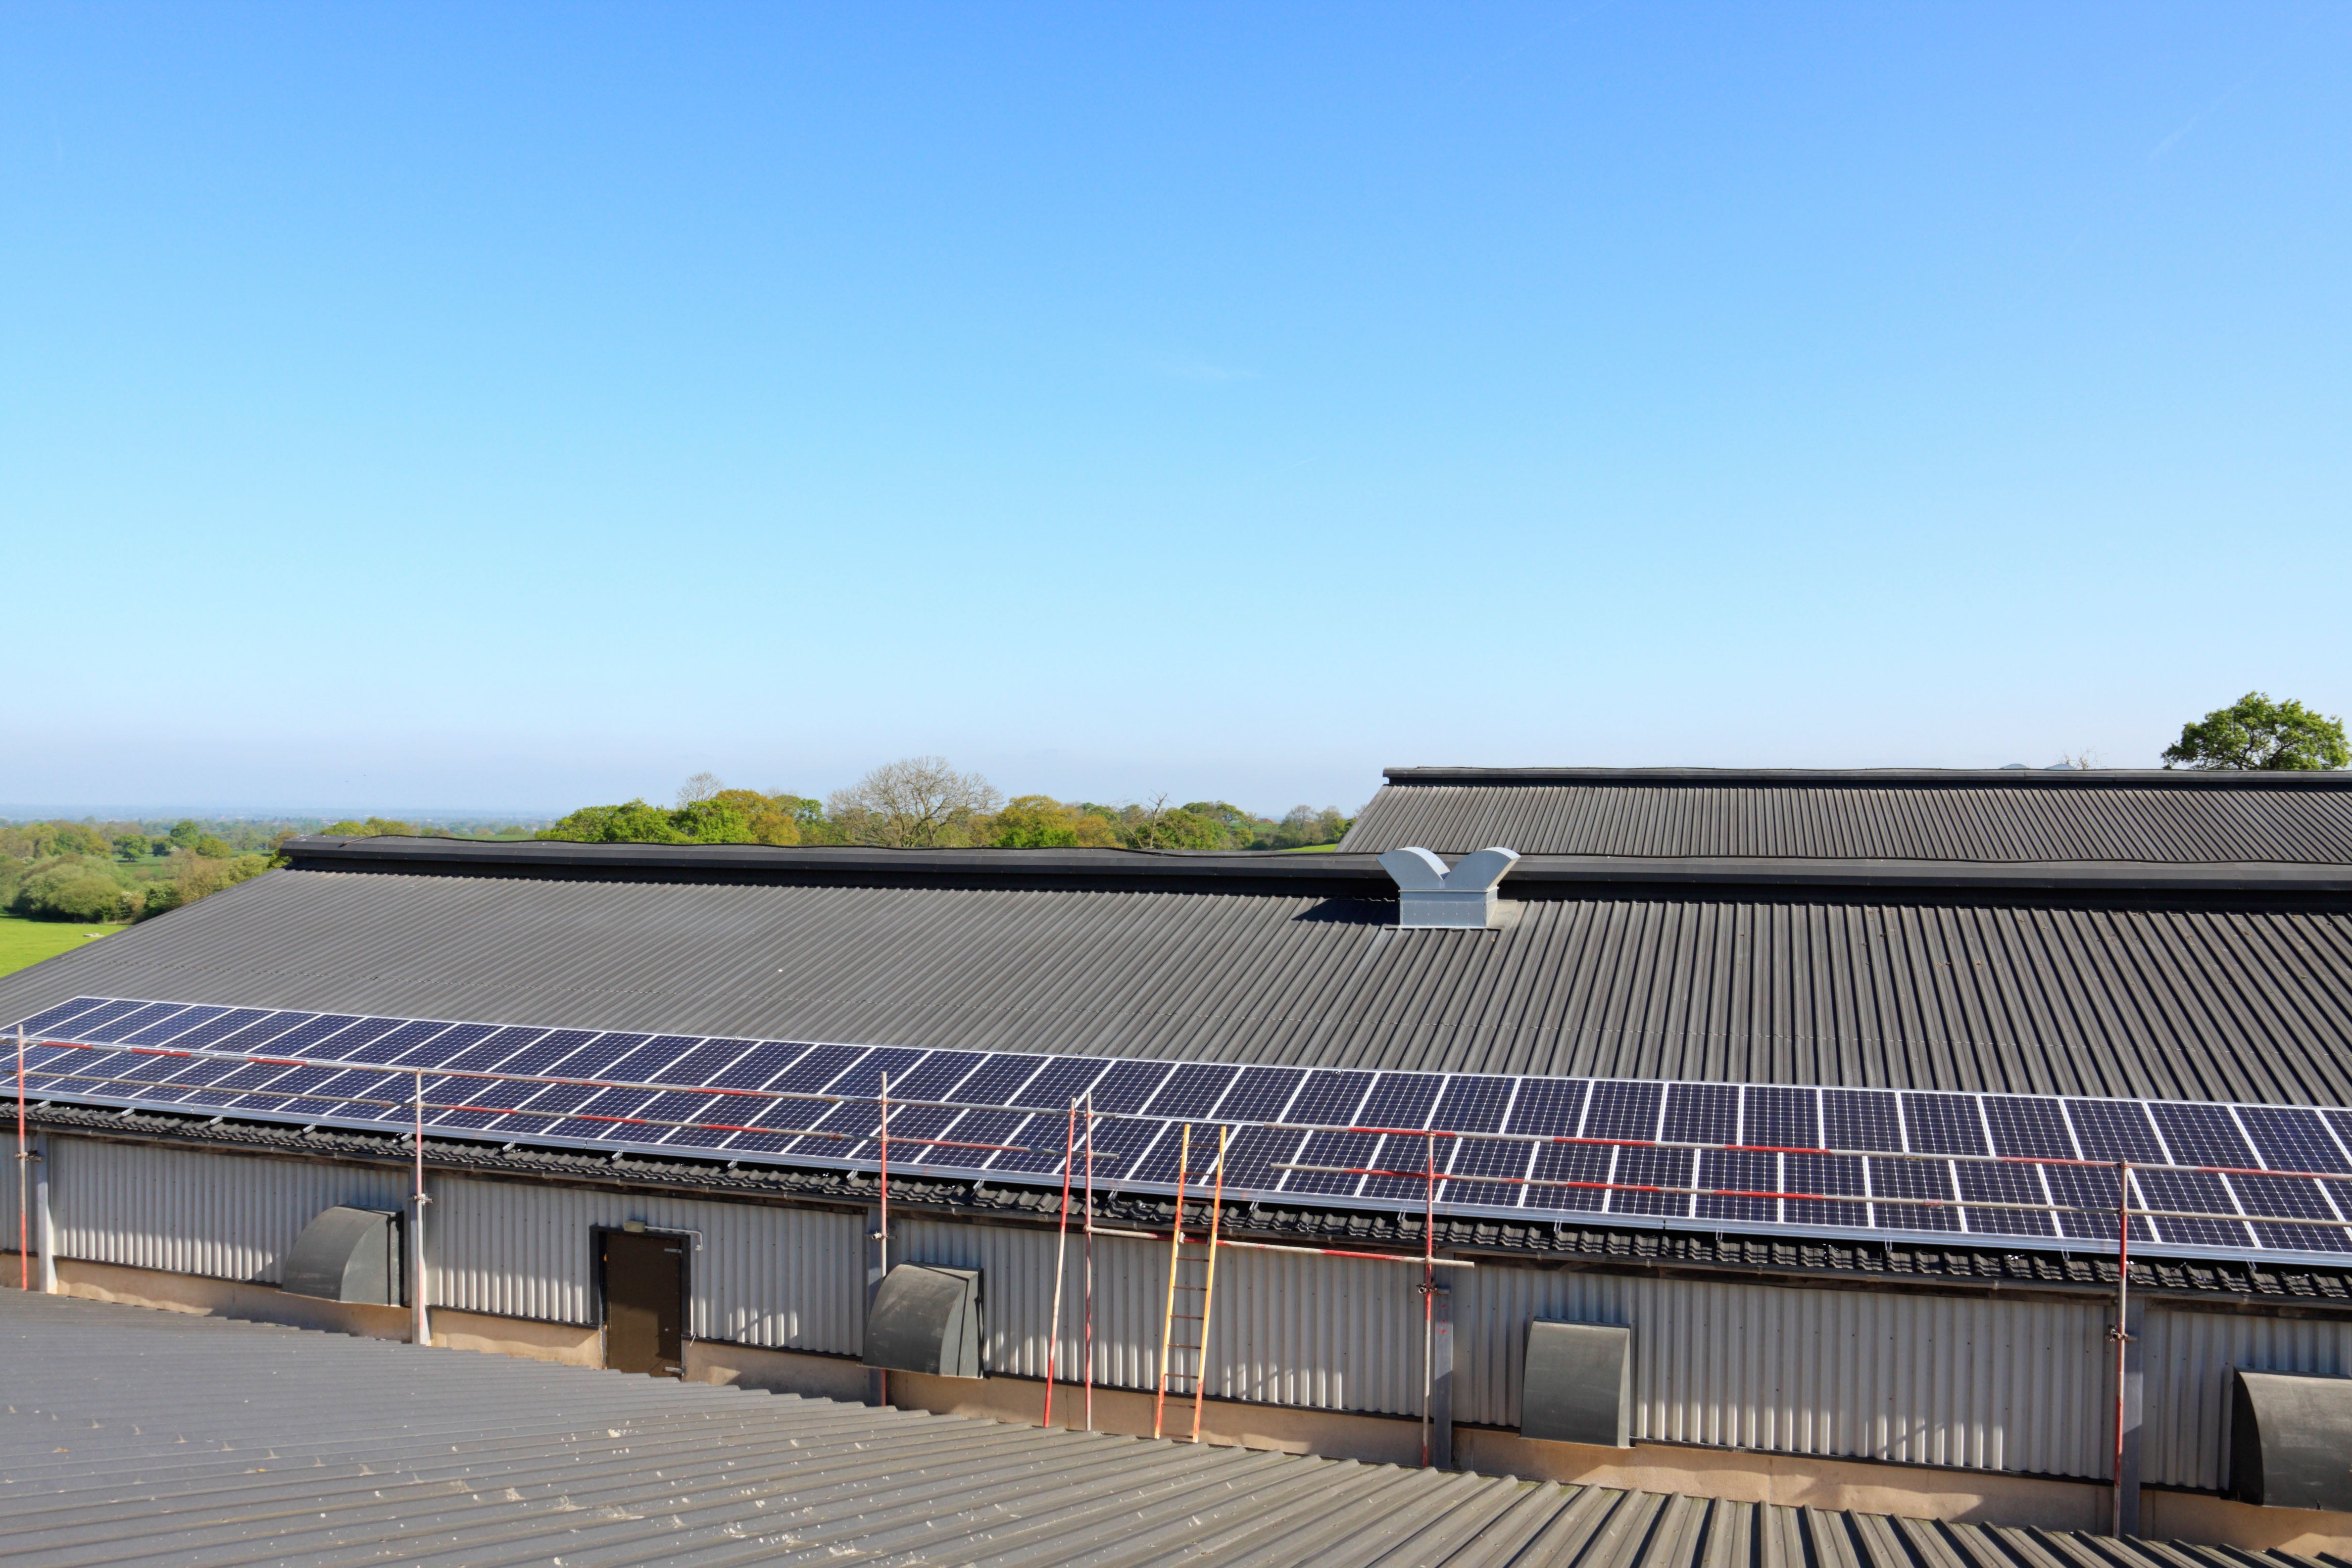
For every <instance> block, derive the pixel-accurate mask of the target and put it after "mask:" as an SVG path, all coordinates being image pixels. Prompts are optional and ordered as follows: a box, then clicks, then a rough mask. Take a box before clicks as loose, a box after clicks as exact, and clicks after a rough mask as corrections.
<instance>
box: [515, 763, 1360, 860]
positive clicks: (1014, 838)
mask: <svg viewBox="0 0 2352 1568" xmlns="http://www.w3.org/2000/svg"><path fill="white" fill-rule="evenodd" d="M1352 820H1353V819H1352V818H1350V817H1349V816H1343V815H1341V813H1340V812H1339V808H1338V807H1337V806H1324V807H1322V808H1320V809H1319V810H1318V808H1316V807H1314V806H1311V805H1301V806H1296V807H1293V808H1292V809H1291V810H1290V811H1289V812H1288V813H1286V815H1284V816H1280V817H1271V816H1257V815H1255V814H1254V813H1251V812H1248V811H1244V810H1243V809H1242V808H1241V807H1240V806H1237V805H1234V804H1233V803H1231V802H1230V801H1222V800H1195V801H1188V802H1186V803H1184V804H1183V805H1170V804H1169V803H1168V799H1167V797H1166V796H1165V795H1161V796H1160V797H1158V798H1156V799H1153V800H1150V801H1145V802H1137V801H1127V802H1122V803H1120V804H1118V805H1106V804H1104V803H1102V802H1099V801H1064V800H1057V799H1055V797H1053V796H1052V795H1014V796H1013V797H1012V798H1011V799H1009V800H1008V799H1006V798H1005V796H1004V795H1003V793H1002V792H1001V791H999V790H998V789H997V788H996V786H995V785H994V784H991V783H989V781H988V780H987V779H986V778H984V777H982V775H981V774H979V773H964V772H961V771H959V770H958V769H956V768H955V767H954V766H952V765H951V764H950V763H948V761H947V760H946V759H945V758H942V757H909V758H907V759H905V760H903V761H900V762H896V763H885V764H884V765H883V766H881V767H878V768H876V769H874V770H873V771H872V772H871V773H867V774H866V776H865V777H864V778H862V779H859V780H858V781H857V782H856V784H851V785H849V786H848V787H846V788H845V789H839V790H835V791H834V792H833V794H831V795H827V796H826V797H825V798H824V799H823V800H818V799H815V798H814V797H812V796H808V795H795V794H793V792H791V791H789V790H778V791H774V792H762V791H759V790H749V789H730V788H729V787H728V786H727V785H726V784H724V783H723V782H722V781H720V780H719V778H717V777H716V776H714V775H712V774H710V773H697V774H695V775H694V777H692V778H690V779H688V781H687V782H686V783H685V784H683V785H682V786H680V787H679V789H678V792H677V799H676V802H675V804H674V805H668V806H659V805H652V804H651V803H649V802H647V801H645V800H642V799H639V800H630V801H625V802H623V803H621V804H620V805H590V806H583V807H582V808H581V809H579V810H578V811H575V812H572V813H571V814H569V815H568V816H564V817H562V818H561V819H560V820H558V821H557V822H556V823H555V825H554V826H551V827H546V828H542V829H541V830H540V833H539V837H541V838H550V839H565V840H570V841H572V842H575V843H589V844H775V845H794V844H860V845H873V846H877V847H886V848H896V849H1059V848H1102V849H1110V848H1120V849H1277V850H1279V849H1315V848H1323V847H1329V846H1331V845H1334V844H1337V843H1338V842H1339V837H1340V836H1341V835H1342V834H1344V833H1346V832H1347V831H1348V826H1349V823H1350V822H1351V821H1352Z"/></svg>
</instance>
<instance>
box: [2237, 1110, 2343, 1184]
mask: <svg viewBox="0 0 2352 1568" xmlns="http://www.w3.org/2000/svg"><path fill="white" fill-rule="evenodd" d="M2238 1120H2239V1121H2242V1122H2243V1123H2244V1124H2245V1129H2246V1132H2247V1135H2248V1136H2249V1137H2251V1138H2252V1140H2253V1143H2254V1149H2255V1151H2256V1152H2258V1153H2260V1154H2261V1155H2262V1157H2263V1164H2264V1165H2265V1166H2267V1167H2268V1168H2269V1169H2271V1170H2273V1171H2339V1172H2352V1159H2347V1158H2346V1157H2345V1153H2344V1151H2343V1150H2342V1149H2341V1148H2339V1147H2338V1146H2337V1144H2336V1140H2335V1138H2334V1137H2333V1136H2331V1135H2330V1134H2329V1132H2328V1131H2327V1123H2326V1121H2324V1120H2322V1119H2321V1117H2320V1114H2319V1112H2317V1111H2315V1110H2304V1109H2302V1108H2301V1107H2298V1106H2275V1105H2248V1106H2242V1107H2240V1108H2239V1110H2238Z"/></svg>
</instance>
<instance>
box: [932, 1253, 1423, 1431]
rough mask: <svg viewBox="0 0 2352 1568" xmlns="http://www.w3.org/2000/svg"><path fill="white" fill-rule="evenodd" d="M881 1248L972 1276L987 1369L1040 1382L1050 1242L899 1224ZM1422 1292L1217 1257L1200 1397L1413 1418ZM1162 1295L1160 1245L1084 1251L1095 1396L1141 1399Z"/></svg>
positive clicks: (1066, 1356)
mask: <svg viewBox="0 0 2352 1568" xmlns="http://www.w3.org/2000/svg"><path fill="white" fill-rule="evenodd" d="M891 1236H892V1247H891V1254H890V1256H891V1259H892V1261H893V1262H911V1263H936V1264H940V1265H941V1266H943V1267H946V1268H978V1269H981V1270H982V1271H983V1274H984V1279H983V1280H982V1289H983V1291H984V1292H985V1298H984V1300H983V1304H982V1324H983V1326H984V1327H985V1329H986V1331H987V1336H988V1342H987V1345H986V1347H985V1354H986V1357H987V1361H986V1365H987V1367H988V1369H989V1370H990V1371H992V1372H1002V1373H1014V1374H1016V1375H1019V1376H1024V1377H1043V1376H1044V1375H1045V1340H1046V1334H1047V1331H1048V1325H1049V1324H1050V1323H1051V1321H1052V1315H1053V1306H1054V1301H1053V1292H1054V1247H1055V1237H1054V1233H1053V1232H1051V1231H1021V1230H1005V1229H999V1228H996V1227H993V1226H971V1225H949V1224H942V1223H940V1222H938V1221H934V1220H906V1219H900V1220H897V1221H895V1222H894V1223H893V1224H892V1226H891ZM1082 1256H1083V1241H1082V1238H1081V1237H1077V1236H1076V1235H1075V1234H1074V1235H1073V1236H1072V1237H1071V1238H1070V1247H1069V1257H1068V1262H1067V1266H1066V1279H1065V1282H1064V1286H1063V1290H1064V1296H1063V1303H1062V1352H1061V1361H1060V1365H1061V1366H1062V1367H1064V1368H1068V1369H1076V1368H1077V1367H1078V1366H1079V1358H1080V1356H1081V1355H1083V1353H1084V1352H1083V1349H1082V1348H1081V1345H1080V1338H1079V1336H1080V1330H1081V1327H1082V1325H1083V1322H1084V1316H1083V1309H1082V1307H1081V1303H1080V1297H1081V1294H1082V1292H1083V1290H1084V1288H1085V1279H1084V1275H1083V1270H1082V1263H1081V1259H1082ZM1200 1277H1201V1271H1200V1269H1199V1268H1198V1267H1197V1266H1188V1267H1187V1268H1185V1269H1184V1271H1183V1279H1184V1282H1186V1283H1188V1284H1189V1283H1195V1282H1197V1281H1198V1280H1199V1279H1200ZM1420 1279H1421V1276H1420V1272H1419V1270H1417V1269H1413V1268H1402V1267H1399V1266H1398V1265H1396V1264H1392V1263H1372V1262H1367V1261H1364V1260H1361V1259H1354V1258H1307V1257H1302V1256H1298V1255H1296V1254H1287V1255H1286V1254H1282V1253H1264V1252H1244V1251H1225V1252H1221V1253H1220V1254H1219V1255H1218V1258H1217V1290H1216V1301H1215V1306H1214V1308H1213V1310H1212V1311H1211V1313H1210V1321H1209V1331H1210V1344H1211V1354H1210V1357H1209V1364H1210V1372H1211V1377H1210V1384H1209V1392H1210V1393H1212V1394H1217V1395H1220V1396H1223V1397H1225V1398H1231V1399H1250V1400H1256V1401H1260V1402H1262V1403H1265V1404H1271V1405H1303V1406H1306V1407H1308V1408H1311V1409H1318V1410H1363V1411H1377V1412H1385V1413H1388V1414H1391V1415H1418V1414H1419V1413H1420V1410H1421V1351H1422V1331H1421V1297H1420V1294H1419V1292H1418V1291H1417V1289H1415V1287H1416V1286H1417V1285H1419V1283H1420ZM1167 1289H1168V1248H1167V1246H1166V1245H1165V1244H1164V1243H1160V1244H1155V1243H1151V1242H1145V1241H1132V1240H1127V1239H1124V1238H1120V1237H1097V1239H1096V1242H1095V1380H1096V1381H1097V1383H1102V1384H1108V1385H1110V1386H1112V1387H1123V1388H1150V1387H1151V1386H1152V1384H1153V1383H1154V1382H1155V1380H1156V1379H1157V1378H1158V1376H1159V1367H1160V1317H1161V1314H1162V1311H1163V1310H1164V1309H1165V1307H1166V1304H1167V1294H1166V1292H1167ZM1198 1300H1199V1298H1198V1297H1193V1298H1192V1304H1191V1305H1190V1306H1189V1307H1188V1306H1183V1305H1180V1306H1179V1308H1178V1310H1180V1311H1183V1310H1192V1311H1198V1310H1199V1307H1198V1305H1197V1303H1198ZM1179 1326H1180V1327H1182V1326H1184V1325H1179ZM1171 1360H1172V1361H1175V1362H1176V1363H1177V1365H1178V1366H1179V1368H1180V1369H1181V1368H1186V1367H1189V1366H1190V1364H1191V1363H1190V1359H1189V1358H1183V1357H1172V1356H1171ZM1063 1375H1066V1376H1071V1377H1075V1376H1076V1375H1077V1373H1076V1371H1075V1370H1072V1371H1069V1372H1066V1373H1063Z"/></svg>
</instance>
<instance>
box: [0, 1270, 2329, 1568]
mask: <svg viewBox="0 0 2352 1568" xmlns="http://www.w3.org/2000/svg"><path fill="white" fill-rule="evenodd" d="M0 1384H5V1386H6V1388H7V1391H8V1400H7V1406H6V1415H5V1418H0V1471H5V1474H6V1476H7V1478H8V1489H7V1495H8V1529H7V1540H8V1547H9V1551H10V1552H11V1553H12V1554H20V1555H25V1556H27V1557H32V1556H37V1557H38V1558H39V1559H40V1560H42V1561H45V1562H59V1563H67V1562H69V1563H92V1564H96V1563H115V1562H127V1561H131V1560H133V1559H135V1560H137V1561H139V1562H142V1563H163V1564H191V1565H193V1564H196V1563H244V1562H253V1561H268V1562H270V1563H281V1564H313V1565H326V1564H334V1563H352V1564H361V1563H369V1564H373V1563H383V1562H392V1561H397V1562H404V1563H523V1562H548V1561H557V1562H561V1563H566V1564H574V1565H576V1564H588V1563H608V1564H618V1563H629V1564H635V1563H711V1564H719V1563H743V1562H751V1561H757V1562H761V1563H830V1562H834V1561H838V1560H840V1559H842V1558H844V1557H852V1556H854V1557H856V1559H857V1560H858V1561H860V1562H866V1563H908V1564H911V1563H969V1564H992V1565H993V1564H1003V1565H1004V1568H1013V1564H1024V1565H1028V1568H1055V1565H1060V1564H1076V1563H1088V1564H1095V1565H1098V1568H1120V1565H1125V1564H1136V1565H1141V1564H1148V1563H1198V1564H1204V1565H1210V1568H1213V1565H1215V1564H1219V1563H1234V1564H1239V1563H1296V1564H1301V1565H1307V1564H1316V1563H1330V1564H1338V1563H1348V1564H1361V1565H1365V1568H1373V1565H1377V1564H1405V1563H1413V1564H1454V1565H1458V1568H1473V1565H1486V1564H1496V1565H1500V1564H1505V1563H1558V1564H1571V1563H1573V1564H1586V1565H1589V1568H1811V1565H1812V1564H1816V1563H1849V1564H1853V1565H1854V1568H1915V1565H1916V1564H1918V1563H1944V1564H1948V1565H1952V1568H2017V1565H2018V1564H2019V1563H2032V1564H2037V1565H2040V1568H2183V1564H2189V1565H2194V1568H2226V1565H2228V1564H2232V1563H2242V1562H2243V1561H2244V1560H2245V1559H2244V1557H2243V1555H2242V1554H2240V1553H2233V1552H2226V1551H2222V1550H2217V1549H2214V1548H2208V1547H2197V1546H2187V1545H2174V1546H2171V1547H2170V1548H2168V1549H2167V1548H2151V1547H2147V1546H2143V1545H2141V1544H2140V1543H2137V1542H2119V1541H2115V1540H2112V1539H2108V1540H2100V1539H2097V1538H2094V1537H2090V1536H2085V1535H2071V1534H2062V1533H2057V1532H2051V1531H2020V1530H1992V1529H1988V1528H1984V1527H1981V1526H1973V1525H1945V1524H1926V1523H1918V1522H1912V1521H1898V1520H1893V1519H1888V1518H1885V1517H1882V1516H1874V1515H1863V1514H1833V1513H1821V1512H1816V1511H1813V1510H1798V1509H1785V1508H1775V1507H1770V1506H1766V1505H1760V1504H1751V1503H1727V1502H1709V1501H1704V1500H1696V1499H1690V1498H1675V1497H1665V1496H1661V1495H1657V1494H1650V1493H1639V1492H1632V1493H1628V1492H1612V1491H1607V1490H1603V1489H1599V1488H1577V1487H1566V1486H1559V1485H1555V1484H1550V1483H1528V1482H1520V1481H1516V1480H1512V1479H1507V1478H1494V1477H1483V1476H1471V1475H1459V1474H1448V1473H1444V1472H1441V1471H1424V1470H1412V1469H1400V1468H1395V1467H1392V1466H1373V1465H1361V1464H1355V1463H1350V1462H1346V1461H1334V1460H1328V1459H1314V1458H1298V1457H1293V1456H1287V1455H1276V1454H1265V1453H1253V1452H1250V1451H1247V1450H1244V1449H1238V1448H1223V1447H1196V1446H1193V1445H1191V1444H1178V1443H1167V1442H1150V1441H1147V1440H1144V1439H1139V1438H1132V1437H1116V1436H1105V1435H1099V1434H1086V1433H1075V1432H1062V1431H1055V1432H1049V1431H1042V1430H1037V1429H1034V1428H1030V1427H1025V1426H1009V1425H999V1424H995V1423H991V1422H984V1421H975V1420H971V1419H968V1418H964V1417H960V1416H951V1415H917V1414H912V1413H908V1412H902V1411H897V1410H887V1409H879V1410H877V1409H871V1408H867V1407H866V1406H863V1405H837V1404H834V1403H832V1402H830V1401H826V1400H821V1399H801V1398H796V1397H793V1396H792V1395H778V1394H755V1393H750V1392H745V1391H740V1390H736V1389H728V1388H716V1387H709V1386H703V1385H698V1384H677V1383H670V1382H657V1381H655V1380H653V1379H648V1378H641V1377H628V1376H624V1375H622V1374H620V1373H604V1372H594V1371H590V1370H587V1369H585V1368H578V1367H561V1366H552V1365H548V1364H545V1363H538V1362H529V1361H518V1360H511V1359H509V1358H506V1357H501V1356H489V1355H478V1354H474V1353H470V1352H456V1351H421V1350H416V1349H414V1348H411V1347H409V1346H406V1345H398V1344H391V1343H386V1342H380V1341H372V1340H360V1339H351V1338H346V1337H344V1336H341V1335H336V1334H320V1333H312V1332H304V1331H297V1330H290V1329H278V1328H272V1327H268V1326H264V1325H261V1324H257V1323H236V1322H227V1321H221V1320H218V1319H212V1318H201V1317H195V1316H192V1315H188V1314H183V1313H173V1312H157V1311H149V1310H143V1309H141V1308H135V1307H122V1306H115V1305H110V1304H101V1303H98V1302H90V1301H80V1300H71V1299H68V1298H63V1297H45V1296H37V1295H36V1296H26V1295H23V1294H21V1293H19V1292H16V1291H13V1290H11V1291H0ZM2271 1555H2272V1557H2273V1561H2278V1562H2284V1563H2294V1562H2296V1561H2298V1560H2296V1559H2292V1558H2286V1557H2284V1556H2281V1555H2279V1554H2271Z"/></svg>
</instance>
